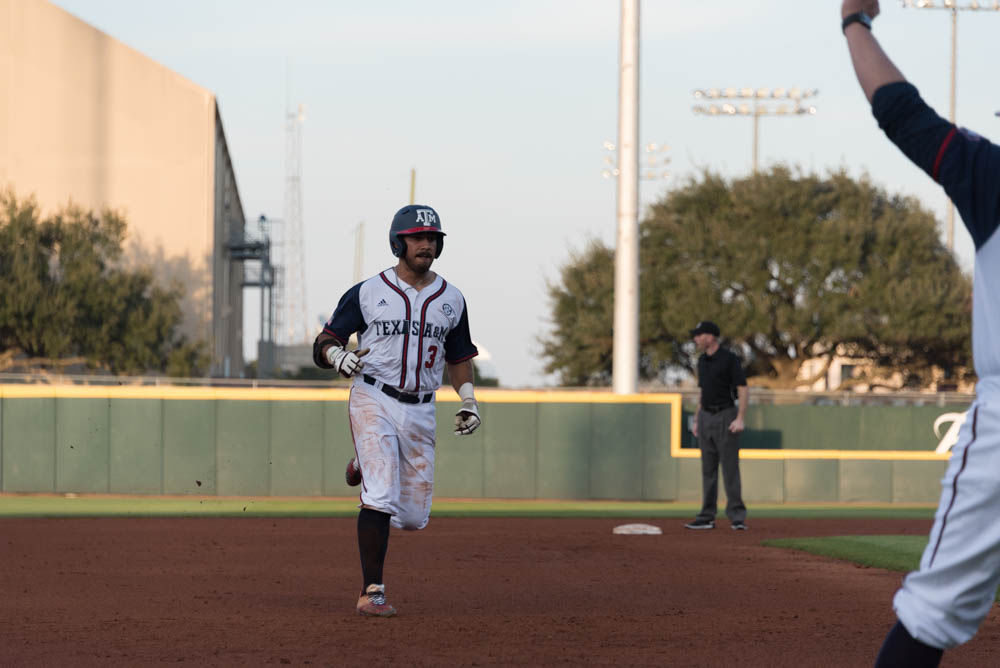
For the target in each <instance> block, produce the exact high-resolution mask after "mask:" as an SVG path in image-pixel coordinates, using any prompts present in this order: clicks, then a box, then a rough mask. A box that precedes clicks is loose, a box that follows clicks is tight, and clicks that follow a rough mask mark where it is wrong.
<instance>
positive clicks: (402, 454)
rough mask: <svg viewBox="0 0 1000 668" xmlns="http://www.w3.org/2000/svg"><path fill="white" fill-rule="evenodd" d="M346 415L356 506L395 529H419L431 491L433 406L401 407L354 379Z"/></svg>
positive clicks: (426, 515) (424, 522)
mask: <svg viewBox="0 0 1000 668" xmlns="http://www.w3.org/2000/svg"><path fill="white" fill-rule="evenodd" d="M348 413H349V414H350V418H351V434H352V436H353V438H354V450H355V452H356V453H357V457H358V464H359V465H360V466H361V475H362V480H361V503H360V504H359V507H363V508H371V509H372V510H378V511H380V512H383V513H388V514H389V515H392V520H391V524H392V526H394V527H396V528H397V529H407V530H417V529H423V528H424V527H425V526H427V520H428V518H429V517H430V514H431V498H432V495H433V491H434V444H435V433H434V432H435V411H434V401H430V402H428V403H426V404H404V403H402V402H400V401H398V400H396V399H393V398H392V397H389V396H387V395H386V394H383V393H382V391H381V390H379V389H377V388H376V387H374V386H372V385H368V384H366V383H364V382H363V381H360V380H358V381H355V383H354V385H353V386H352V387H351V396H350V399H349V401H348Z"/></svg>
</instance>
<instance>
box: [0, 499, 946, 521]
mask: <svg viewBox="0 0 1000 668" xmlns="http://www.w3.org/2000/svg"><path fill="white" fill-rule="evenodd" d="M357 504H358V500H357V497H348V498H343V497H341V498H314V497H309V498H304V497H303V498H297V497H284V498H274V497H255V498H250V497H247V498H237V497H216V496H211V497H197V496H167V497H164V496H113V495H103V494H95V495H89V494H80V495H74V494H69V495H48V494H4V495H0V517H188V516H196V517H354V516H355V515H356V514H357ZM698 508H699V506H698V505H697V504H694V503H668V502H646V501H613V500H612V501H561V500H533V499H532V500H509V499H435V500H434V511H433V512H434V516H435V517H621V518H658V517H665V518H689V517H693V516H694V515H695V514H696V513H697V512H698ZM752 514H753V517H800V518H821V517H845V518H852V517H892V518H918V519H921V518H932V517H934V506H930V505H912V506H909V505H898V504H896V505H884V506H879V505H857V506H854V505H845V504H803V505H787V504H780V505H778V504H772V505H754V506H753V509H752Z"/></svg>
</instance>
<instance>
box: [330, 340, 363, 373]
mask: <svg viewBox="0 0 1000 668" xmlns="http://www.w3.org/2000/svg"><path fill="white" fill-rule="evenodd" d="M370 351H371V349H370V348H365V349H364V350H354V351H351V350H344V348H342V347H341V346H330V347H329V348H327V350H326V359H327V361H328V362H330V364H331V365H332V366H333V369H334V371H336V372H337V373H339V374H340V375H341V376H343V377H344V378H350V377H351V376H353V375H354V374H356V373H357V372H358V371H360V370H361V369H363V368H364V366H365V363H364V362H362V361H361V358H362V357H364V356H365V355H367V354H368V353H369V352H370Z"/></svg>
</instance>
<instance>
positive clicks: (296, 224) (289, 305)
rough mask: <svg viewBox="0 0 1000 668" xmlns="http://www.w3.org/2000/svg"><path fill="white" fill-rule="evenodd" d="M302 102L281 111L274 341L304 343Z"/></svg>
mask: <svg viewBox="0 0 1000 668" xmlns="http://www.w3.org/2000/svg"><path fill="white" fill-rule="evenodd" d="M305 120H306V108H305V105H302V104H300V105H299V108H298V111H289V112H287V113H286V115H285V230H284V232H285V234H284V239H283V240H282V241H283V243H282V244H281V245H282V248H281V250H280V253H281V262H280V264H281V268H280V270H279V272H278V290H277V297H278V304H277V305H276V306H277V308H276V310H277V311H278V318H277V320H278V322H276V323H275V324H276V325H277V329H278V342H279V343H280V344H284V345H293V344H296V343H308V342H309V337H310V334H312V333H313V332H310V331H309V322H308V318H307V317H306V281H305V275H306V272H305V257H304V255H303V252H302V124H303V123H304V122H305Z"/></svg>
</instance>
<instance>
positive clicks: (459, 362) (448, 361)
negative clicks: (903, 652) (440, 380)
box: [445, 350, 479, 364]
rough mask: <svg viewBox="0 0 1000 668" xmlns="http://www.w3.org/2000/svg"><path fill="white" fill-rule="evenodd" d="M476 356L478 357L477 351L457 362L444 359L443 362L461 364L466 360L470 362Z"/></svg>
mask: <svg viewBox="0 0 1000 668" xmlns="http://www.w3.org/2000/svg"><path fill="white" fill-rule="evenodd" d="M477 355H479V351H478V350H477V351H476V352H474V353H472V354H471V355H466V356H465V357H462V358H460V359H457V360H450V359H445V362H447V363H448V364H461V363H462V362H465V361H466V360H471V359H472V358H473V357H476V356H477Z"/></svg>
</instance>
